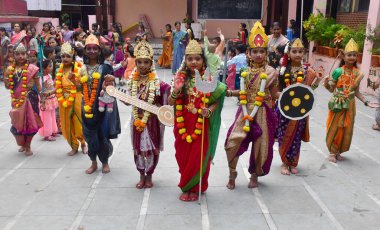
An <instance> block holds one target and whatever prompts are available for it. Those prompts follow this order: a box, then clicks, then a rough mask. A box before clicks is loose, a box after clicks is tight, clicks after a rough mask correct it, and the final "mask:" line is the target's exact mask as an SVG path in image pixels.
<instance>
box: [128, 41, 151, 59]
mask: <svg viewBox="0 0 380 230" xmlns="http://www.w3.org/2000/svg"><path fill="white" fill-rule="evenodd" d="M133 54H134V55H135V57H136V59H142V58H146V59H149V60H151V61H152V60H153V48H152V46H151V45H150V44H149V43H148V42H146V41H144V40H142V41H140V42H139V43H138V44H137V45H136V46H135V49H134V51H133Z"/></svg>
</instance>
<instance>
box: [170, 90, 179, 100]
mask: <svg viewBox="0 0 380 230" xmlns="http://www.w3.org/2000/svg"><path fill="white" fill-rule="evenodd" d="M178 95H179V94H176V93H174V91H172V93H171V94H170V97H171V98H173V99H177V98H178Z"/></svg>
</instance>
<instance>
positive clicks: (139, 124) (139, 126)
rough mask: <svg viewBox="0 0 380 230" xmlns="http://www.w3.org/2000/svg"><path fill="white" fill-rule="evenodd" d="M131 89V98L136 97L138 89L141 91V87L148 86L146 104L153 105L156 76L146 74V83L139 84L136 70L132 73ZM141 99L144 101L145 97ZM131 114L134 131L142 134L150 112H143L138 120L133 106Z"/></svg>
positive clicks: (135, 108) (153, 73)
mask: <svg viewBox="0 0 380 230" xmlns="http://www.w3.org/2000/svg"><path fill="white" fill-rule="evenodd" d="M132 76H133V78H132V86H131V87H132V89H131V96H132V97H138V93H137V91H138V88H140V89H141V86H145V85H148V91H149V93H148V95H149V96H148V99H147V101H148V103H150V104H153V103H154V98H155V96H156V95H155V91H156V85H158V84H157V82H158V77H157V75H156V73H155V72H151V73H149V74H148V79H147V81H146V80H144V82H145V84H141V82H140V81H141V76H140V75H139V73H138V72H137V70H135V71H134V72H133V73H132ZM142 99H143V100H146V95H144V96H142ZM132 114H133V117H134V120H135V121H134V122H133V124H134V126H136V130H137V131H139V132H142V131H144V129H145V127H146V124H147V123H148V119H149V117H150V112H148V111H144V114H143V117H142V118H141V119H140V117H139V113H138V108H137V107H136V106H133V107H132Z"/></svg>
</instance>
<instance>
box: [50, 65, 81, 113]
mask: <svg viewBox="0 0 380 230" xmlns="http://www.w3.org/2000/svg"><path fill="white" fill-rule="evenodd" d="M73 65H74V71H73V74H74V75H75V80H76V81H77V80H78V76H79V68H80V67H82V64H81V63H78V62H75V63H74V64H73ZM70 72H71V71H69V72H63V64H60V65H59V69H58V70H57V75H56V81H55V84H56V88H57V91H56V92H57V98H58V102H59V103H60V104H61V105H62V106H63V107H64V108H67V107H69V106H71V105H72V104H73V102H74V100H75V96H76V94H77V89H76V87H75V84H74V83H72V84H70V90H68V92H64V89H63V85H62V77H63V75H64V74H66V73H68V74H70Z"/></svg>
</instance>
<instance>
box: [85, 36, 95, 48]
mask: <svg viewBox="0 0 380 230" xmlns="http://www.w3.org/2000/svg"><path fill="white" fill-rule="evenodd" d="M84 45H85V46H87V45H97V46H99V40H98V38H97V37H96V36H95V35H93V34H90V35H89V36H88V37H87V38H86V42H85V44H84Z"/></svg>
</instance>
